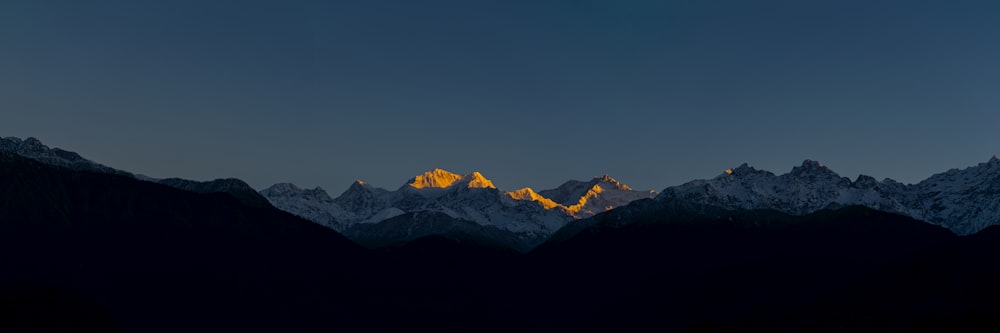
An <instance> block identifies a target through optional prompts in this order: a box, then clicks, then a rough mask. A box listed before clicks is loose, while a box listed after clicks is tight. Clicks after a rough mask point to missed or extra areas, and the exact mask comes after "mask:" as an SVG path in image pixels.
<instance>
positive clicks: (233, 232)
mask: <svg viewBox="0 0 1000 333" xmlns="http://www.w3.org/2000/svg"><path fill="white" fill-rule="evenodd" d="M366 256H367V255H366V252H365V251H363V249H362V248H360V247H359V246H357V245H356V244H354V243H353V242H351V241H349V240H347V239H346V238H344V237H343V236H341V235H339V234H337V233H336V232H334V231H332V230H330V229H327V228H324V227H322V226H319V225H316V224H314V223H312V222H309V221H306V220H303V219H301V218H297V217H294V216H292V215H290V214H288V213H285V212H282V211H280V210H277V209H274V208H269V207H257V206H248V205H245V204H243V203H241V202H240V201H239V200H237V199H235V198H234V197H232V196H230V195H228V194H222V193H210V194H199V193H193V192H188V191H183V190H179V189H175V188H172V187H168V186H164V185H160V184H155V183H150V182H146V181H139V180H135V179H133V178H131V177H125V176H119V175H112V174H105V173H94V172H88V171H76V170H71V169H67V168H63V167H55V166H50V165H45V164H42V163H39V162H37V161H34V160H30V159H27V158H24V157H22V156H20V155H17V154H12V153H6V152H0V261H2V262H3V263H4V265H3V266H2V267H0V291H3V292H2V293H0V305H3V306H13V307H16V308H19V309H24V310H25V311H27V312H28V313H23V315H24V316H26V318H30V317H32V316H34V314H32V312H31V311H29V309H30V308H29V307H26V305H25V303H24V302H27V301H32V300H39V301H43V302H49V301H44V299H40V298H36V297H50V296H44V295H48V294H51V293H52V292H54V293H55V294H53V295H52V296H51V297H54V298H55V299H56V300H54V301H53V302H55V303H42V305H41V306H42V307H41V308H40V309H45V308H48V305H45V304H51V306H57V307H61V306H64V305H65V304H68V303H66V302H72V304H77V305H73V306H74V307H80V306H82V307H84V309H83V310H81V311H84V310H85V311H91V309H93V311H95V313H110V317H111V318H106V319H107V320H105V321H100V320H99V322H98V323H97V324H95V325H103V326H101V327H100V328H99V329H98V330H99V331H105V330H106V329H112V330H113V329H114V328H112V327H109V326H106V325H110V324H108V323H107V321H108V320H110V321H112V322H113V323H114V326H116V327H117V328H119V329H121V330H124V331H176V330H178V329H183V328H184V327H187V328H190V327H192V326H191V325H193V324H196V323H197V324H198V325H199V327H202V328H205V329H218V330H222V329H223V328H226V327H228V328H243V329H281V328H287V327H296V325H300V324H296V323H292V322H288V321H283V320H281V319H280V316H279V317H275V316H274V315H275V314H281V313H283V312H284V311H286V310H283V309H282V307H281V306H279V304H285V306H290V305H292V304H296V305H294V306H293V307H294V308H296V309H298V310H297V311H308V309H309V308H310V307H313V306H315V305H316V304H309V303H310V302H313V301H307V300H296V299H295V298H293V297H291V295H297V294H300V293H302V292H303V291H302V290H296V289H297V288H300V287H295V286H301V287H307V286H315V285H317V284H316V283H313V282H311V280H310V279H312V278H311V277H322V279H323V280H324V281H323V283H334V284H347V283H350V282H349V281H352V280H356V272H357V271H358V268H356V266H358V265H361V264H360V263H359V261H365V260H366ZM324 262H327V263H333V262H336V263H338V265H337V266H335V265H330V264H322V263H324ZM35 287H37V289H30V288H35ZM9 290H29V291H30V290H37V291H31V292H29V293H28V294H27V295H25V294H18V293H8V292H6V291H9ZM53 290H54V291H53ZM18 295H20V296H18ZM63 295H77V296H71V297H70V298H67V299H68V300H69V301H59V300H58V299H62V298H63V297H64V296H63ZM343 297H348V298H349V299H361V297H362V296H361V295H353V296H352V295H351V294H350V293H343ZM80 298H82V299H85V300H88V301H82V302H81V301H73V299H80ZM359 302H360V301H359ZM88 304H90V305H88ZM99 308H102V309H104V310H101V309H99ZM59 311H62V310H58V311H57V313H58V312H59ZM49 315H53V314H51V313H50V314H49ZM247 316H250V317H256V319H254V320H249V321H248V320H247V319H246V318H247ZM324 316H325V317H327V319H329V318H342V319H343V320H348V319H350V317H351V316H352V313H351V312H346V313H341V314H338V313H335V312H329V313H326V314H325V315H324ZM341 316H343V317H341ZM0 317H2V316H0ZM20 317H21V316H19V318H20ZM40 318H42V317H40ZM67 318H69V317H67ZM52 320H56V319H52ZM102 322H103V323H104V324H101V323H102ZM316 322H318V321H316ZM3 325H5V324H4V323H0V328H2V327H4V326H3ZM289 325H291V326H289ZM304 325H306V327H308V326H309V324H308V323H305V324H304ZM300 328H304V327H300Z"/></svg>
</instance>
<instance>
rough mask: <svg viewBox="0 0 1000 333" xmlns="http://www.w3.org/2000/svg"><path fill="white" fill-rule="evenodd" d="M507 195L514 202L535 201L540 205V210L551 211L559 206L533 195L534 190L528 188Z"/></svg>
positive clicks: (536, 194)
mask: <svg viewBox="0 0 1000 333" xmlns="http://www.w3.org/2000/svg"><path fill="white" fill-rule="evenodd" d="M507 195H509V196H510V197H511V198H514V199H515V200H531V201H537V202H538V204H540V205H542V208H545V209H552V208H556V207H557V206H559V204H557V203H556V202H555V201H552V199H549V198H546V197H543V196H541V195H540V194H538V193H535V190H532V189H531V188H530V187H525V188H522V189H520V190H517V191H514V192H507Z"/></svg>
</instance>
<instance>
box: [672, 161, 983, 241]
mask: <svg viewBox="0 0 1000 333" xmlns="http://www.w3.org/2000/svg"><path fill="white" fill-rule="evenodd" d="M656 199H657V200H659V201H686V202H691V203H697V204H704V205H711V206H716V207H720V208H725V209H773V210H777V211H781V212H784V213H788V214H794V215H804V214H809V213H812V212H815V211H817V210H820V209H824V208H838V207H843V206H849V205H861V206H866V207H869V208H872V209H876V210H880V211H885V212H892V213H899V214H903V215H907V216H910V217H913V218H915V219H919V220H923V221H926V222H929V223H932V224H936V225H940V226H943V227H946V228H948V229H951V230H952V231H954V232H955V233H957V234H961V235H965V234H972V233H975V232H977V231H979V230H982V229H983V228H985V227H988V226H990V225H996V224H1000V159H997V158H996V157H993V158H991V159H990V161H989V162H986V163H980V164H979V165H978V166H974V167H970V168H966V169H963V170H959V169H952V170H950V171H948V172H945V173H941V174H937V175H934V176H931V177H930V178H928V179H926V180H924V181H921V182H920V183H917V184H915V185H904V184H901V183H899V182H896V181H894V180H892V179H888V178H887V179H885V180H882V181H877V180H875V179H874V178H872V177H870V176H865V175H861V176H858V178H857V179H856V180H854V181H851V180H850V179H848V178H845V177H840V176H839V175H838V174H837V173H835V172H833V171H832V170H830V169H829V168H827V167H826V166H824V165H823V164H822V163H819V162H816V161H811V160H806V161H804V162H803V163H802V165H800V166H798V167H795V168H792V171H791V172H789V173H786V174H783V175H780V176H777V175H775V174H773V173H771V172H768V171H762V170H757V169H754V168H753V167H750V166H748V165H747V164H745V163H744V164H743V165H740V166H739V167H736V168H733V169H728V170H726V171H725V172H723V173H722V174H720V175H719V176H717V177H715V178H712V179H705V180H695V181H691V182H688V183H685V184H683V185H679V186H675V187H670V188H667V189H665V190H663V193H661V194H660V195H659V196H657V198H656Z"/></svg>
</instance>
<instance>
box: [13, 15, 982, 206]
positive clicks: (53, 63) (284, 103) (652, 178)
mask: <svg viewBox="0 0 1000 333" xmlns="http://www.w3.org/2000/svg"><path fill="white" fill-rule="evenodd" d="M998 17H1000V3H997V2H995V1H894V2H888V1H856V2H855V1H698V2H696V3H692V2H690V1H523V2H520V1H436V0H429V1H344V2H332V3H327V4H318V3H316V2H298V1H273V2H263V1H213V2H211V3H207V2H202V1H95V2H89V3H86V4H84V3H81V2H78V1H44V0H41V1H4V2H0V118H2V119H3V121H0V135H2V136H19V137H27V136H35V137H38V138H39V139H41V140H42V141H43V142H46V143H47V144H49V145H51V146H59V147H63V148H66V149H69V150H74V151H77V152H80V153H81V154H83V155H84V156H87V157H89V158H91V159H94V160H96V161H99V162H102V163H105V164H107V165H111V166H114V167H117V168H121V169H125V170H130V171H133V172H137V173H143V174H147V175H150V176H154V177H184V178H190V179H198V180H206V179H213V178H218V177H238V178H241V179H244V180H246V181H248V182H249V183H250V184H251V185H253V186H255V187H257V188H263V187H266V186H268V185H270V184H273V183H276V182H293V183H296V184H298V185H300V186H304V187H314V186H317V185H319V186H323V187H324V188H326V189H327V190H329V191H330V192H331V194H334V195H336V194H338V193H339V192H341V191H343V190H344V189H346V188H347V186H348V185H349V184H350V182H351V181H353V180H354V179H364V180H366V181H368V182H370V183H372V184H374V185H376V186H380V187H387V188H396V187H398V186H400V185H402V184H403V182H404V181H405V180H406V179H408V178H409V177H412V176H413V175H416V174H418V173H420V172H422V171H425V170H429V169H432V168H435V167H441V168H444V169H447V170H450V171H453V172H458V173H468V172H471V171H481V172H483V173H484V174H485V175H486V176H487V177H488V178H490V179H492V180H493V181H494V183H495V184H496V185H497V186H499V187H501V188H504V189H508V190H513V189H516V188H520V187H523V186H531V187H534V188H536V189H544V188H550V187H554V186H557V185H558V184H560V183H561V182H563V181H565V180H567V179H588V178H590V177H593V176H597V175H602V174H604V173H608V174H611V175H612V176H614V177H616V178H618V179H619V180H621V181H623V182H625V183H627V184H630V185H632V186H633V187H636V188H643V189H645V188H653V189H657V190H659V189H662V188H664V187H666V186H670V185H676V184H679V183H682V182H685V181H688V180H691V179H694V178H708V177H714V176H715V175H718V174H720V173H721V172H722V171H723V170H724V169H726V168H729V167H733V166H737V165H739V164H740V163H743V162H748V163H750V164H751V165H752V166H755V167H757V168H761V169H767V170H771V171H774V172H777V173H784V172H787V171H788V170H790V169H791V167H793V166H795V165H798V164H799V163H801V161H802V160H804V159H815V160H819V161H822V162H823V163H824V164H826V165H828V166H830V167H831V168H832V169H833V170H835V171H837V172H839V173H840V174H841V175H844V176H849V177H852V178H853V177H856V176H857V174H859V173H864V174H869V175H872V176H875V177H876V178H880V179H881V178H884V177H891V178H895V179H897V180H900V181H904V182H916V181H919V180H920V179H923V178H925V177H926V176H929V175H930V174H932V173H936V172H942V171H945V170H947V169H949V168H953V167H965V166H970V165H974V164H976V163H980V162H985V161H986V160H987V159H988V158H989V157H990V156H992V155H995V154H1000V131H997V124H1000V94H998V93H997V92H998V91H1000V61H997V59H1000V20H998V19H997V18H998Z"/></svg>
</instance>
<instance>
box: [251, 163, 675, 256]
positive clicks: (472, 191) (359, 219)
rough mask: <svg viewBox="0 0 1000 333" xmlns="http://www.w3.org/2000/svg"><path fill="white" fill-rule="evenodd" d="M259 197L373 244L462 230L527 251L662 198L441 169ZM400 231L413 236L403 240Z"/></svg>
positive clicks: (595, 182) (609, 186)
mask: <svg viewBox="0 0 1000 333" xmlns="http://www.w3.org/2000/svg"><path fill="white" fill-rule="evenodd" d="M260 194H261V195H263V196H264V197H265V198H267V199H268V200H269V201H270V202H271V204H273V205H274V206H275V207H278V208H279V209H282V210H285V211H287V212H290V213H293V214H295V215H299V216H302V217H304V218H307V219H309V220H311V221H314V222H316V223H319V224H322V225H326V226H328V227H331V228H333V229H335V230H337V231H340V232H341V233H343V234H344V235H346V236H348V237H349V238H351V239H353V240H355V241H357V242H359V243H361V244H364V245H368V246H376V245H378V246H385V245H391V244H400V243H405V242H408V241H411V240H414V239H417V238H420V237H425V236H429V235H445V234H448V235H453V236H454V235H456V234H455V232H456V230H463V231H462V232H459V233H458V234H462V235H464V236H463V237H474V238H483V239H486V240H489V241H490V242H492V243H500V244H506V245H507V246H508V247H512V248H514V249H517V250H519V251H525V252H526V251H528V250H530V249H531V248H533V247H535V246H537V245H538V244H541V243H542V242H544V241H545V240H546V239H547V238H548V237H549V236H550V235H552V234H553V233H555V232H556V231H557V230H559V228H561V227H562V226H563V225H565V224H566V223H568V222H569V221H572V220H574V219H579V218H587V217H590V216H593V215H595V214H597V213H601V212H604V211H607V210H610V209H613V208H614V207H619V206H624V205H627V204H628V203H629V202H632V201H634V200H636V199H642V198H652V197H655V196H656V194H657V193H656V191H634V190H632V189H631V188H629V187H628V186H626V185H625V184H622V183H620V182H618V181H617V180H615V179H613V178H611V177H609V176H607V175H604V176H603V177H595V178H594V179H592V180H590V181H587V182H580V181H568V182H566V183H565V184H563V185H561V186H559V187H558V188H555V189H551V190H545V191H541V192H535V191H534V190H533V189H531V188H523V189H520V190H516V191H512V192H505V191H502V190H499V189H497V188H496V186H494V185H493V182H492V181H490V180H489V179H486V177H484V176H483V175H482V174H480V173H479V172H473V173H470V174H466V175H459V174H455V173H451V172H448V171H445V170H442V169H434V170H431V171H427V172H425V173H423V174H420V175H417V176H415V177H413V178H411V179H410V180H409V181H407V182H406V183H405V184H403V185H402V186H401V187H399V189H397V190H395V191H389V190H385V189H380V188H374V187H372V186H371V185H368V184H367V183H365V182H363V181H360V180H359V181H356V182H354V183H353V184H351V186H350V187H349V188H348V189H347V191H345V192H344V193H343V194H341V195H340V196H339V197H337V198H331V197H330V196H329V195H328V194H327V193H326V192H325V191H323V189H321V188H315V189H312V190H305V189H301V188H298V187H296V186H295V185H292V184H276V185H274V186H271V187H269V188H267V189H265V190H263V191H261V192H260ZM546 196H551V197H552V198H548V197H546ZM426 213H436V214H432V215H427V214H426ZM413 214H418V215H413ZM418 216H423V217H426V216H434V217H435V218H434V225H435V227H433V228H430V227H428V226H427V225H423V224H426V223H427V222H426V221H427V219H426V218H418ZM417 221H424V222H417ZM418 224H419V225H420V226H419V228H415V226H417V225H418ZM474 226H475V228H470V227H474ZM399 230H408V231H409V232H407V233H402V234H401V233H400V232H399ZM469 233H473V234H474V235H473V234H469ZM388 235H393V236H388Z"/></svg>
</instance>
